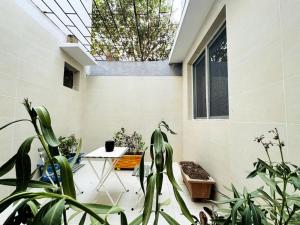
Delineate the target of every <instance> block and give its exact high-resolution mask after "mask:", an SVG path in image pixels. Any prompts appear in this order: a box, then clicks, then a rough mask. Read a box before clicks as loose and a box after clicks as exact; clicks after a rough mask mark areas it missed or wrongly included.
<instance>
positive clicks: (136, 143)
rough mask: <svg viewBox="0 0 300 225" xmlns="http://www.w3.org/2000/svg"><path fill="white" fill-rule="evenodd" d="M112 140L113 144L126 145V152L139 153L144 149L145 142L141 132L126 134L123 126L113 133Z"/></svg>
mask: <svg viewBox="0 0 300 225" xmlns="http://www.w3.org/2000/svg"><path fill="white" fill-rule="evenodd" d="M113 140H114V142H115V146H118V147H128V151H127V152H126V154H128V155H129V154H131V155H141V154H142V153H143V152H144V151H145V142H144V141H143V137H142V135H141V134H139V133H137V132H136V131H134V132H133V133H132V134H127V133H126V130H125V128H121V129H120V130H119V131H118V132H116V133H115V134H114V137H113Z"/></svg>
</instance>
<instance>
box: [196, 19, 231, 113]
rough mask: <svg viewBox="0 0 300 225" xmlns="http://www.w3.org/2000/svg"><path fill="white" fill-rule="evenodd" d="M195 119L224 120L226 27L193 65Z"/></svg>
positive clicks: (226, 102)
mask: <svg viewBox="0 0 300 225" xmlns="http://www.w3.org/2000/svg"><path fill="white" fill-rule="evenodd" d="M193 88H194V118H226V117H228V115H229V106H228V68H227V38H226V27H225V25H224V26H222V28H221V29H220V30H219V32H218V33H217V34H216V35H215V36H214V37H213V39H212V41H211V42H210V43H208V44H207V45H206V47H205V49H204V51H203V52H202V54H201V55H200V56H199V58H198V59H197V60H196V62H195V63H194V64H193Z"/></svg>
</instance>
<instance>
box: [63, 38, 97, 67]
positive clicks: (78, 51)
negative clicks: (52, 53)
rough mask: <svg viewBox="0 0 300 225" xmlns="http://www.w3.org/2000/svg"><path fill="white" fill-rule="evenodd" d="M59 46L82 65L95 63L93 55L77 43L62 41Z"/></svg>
mask: <svg viewBox="0 0 300 225" xmlns="http://www.w3.org/2000/svg"><path fill="white" fill-rule="evenodd" d="M60 48H61V49H62V50H63V51H64V52H66V53H67V54H68V55H69V56H71V57H72V58H73V59H75V60H76V61H77V62H78V63H80V64H81V65H82V66H88V65H96V64H97V63H96V61H95V60H94V59H93V56H92V55H91V54H90V53H89V52H87V51H85V50H84V49H83V48H82V47H81V46H80V45H79V44H77V43H64V44H62V45H61V46H60Z"/></svg>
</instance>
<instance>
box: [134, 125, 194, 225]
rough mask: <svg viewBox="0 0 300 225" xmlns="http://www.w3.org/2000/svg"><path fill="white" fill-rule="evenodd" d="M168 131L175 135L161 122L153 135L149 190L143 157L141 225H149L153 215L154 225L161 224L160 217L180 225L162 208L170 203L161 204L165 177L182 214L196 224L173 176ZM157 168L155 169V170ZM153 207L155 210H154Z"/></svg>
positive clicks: (141, 169) (174, 224)
mask: <svg viewBox="0 0 300 225" xmlns="http://www.w3.org/2000/svg"><path fill="white" fill-rule="evenodd" d="M163 128H164V129H166V130H167V131H168V132H170V133H171V134H175V132H174V131H172V130H171V129H170V128H169V126H168V124H167V123H166V122H164V121H162V122H160V123H159V125H158V128H157V129H155V131H154V132H153V133H152V136H151V144H150V156H151V159H152V164H151V171H152V172H151V173H150V174H149V175H148V177H147V188H146V190H145V187H144V178H145V176H144V168H145V165H144V157H145V153H144V154H143V156H142V160H141V163H140V183H141V187H142V190H143V192H144V194H145V202H144V209H143V214H142V215H141V216H140V217H138V218H137V219H136V220H137V221H138V220H139V221H138V222H139V223H136V224H140V223H142V224H143V225H146V224H148V223H149V219H150V216H151V214H152V213H154V215H155V219H154V223H153V224H154V225H157V224H159V216H162V217H163V218H164V219H165V220H166V221H167V222H168V223H169V224H170V225H179V223H178V222H177V221H176V220H175V219H174V218H173V216H170V215H169V214H167V213H166V212H164V211H163V210H162V207H163V206H164V205H165V204H166V202H168V200H166V201H163V202H161V201H160V193H161V190H162V185H163V179H164V175H166V177H167V178H168V180H169V181H170V183H171V185H172V188H173V192H174V195H175V198H176V200H177V202H178V204H179V206H180V209H181V212H182V214H183V215H184V216H185V217H186V218H187V220H188V221H189V222H190V223H191V224H195V221H194V217H193V216H192V215H191V213H190V211H189V210H188V208H187V206H186V204H185V202H184V200H183V199H182V197H181V196H180V193H179V192H180V191H181V188H180V186H179V185H178V183H177V182H176V180H175V177H174V174H173V166H172V164H173V148H172V146H171V145H170V144H169V142H168V137H167V135H166V133H165V132H164V131H162V129H163ZM154 166H155V169H154ZM153 205H155V206H154V209H153Z"/></svg>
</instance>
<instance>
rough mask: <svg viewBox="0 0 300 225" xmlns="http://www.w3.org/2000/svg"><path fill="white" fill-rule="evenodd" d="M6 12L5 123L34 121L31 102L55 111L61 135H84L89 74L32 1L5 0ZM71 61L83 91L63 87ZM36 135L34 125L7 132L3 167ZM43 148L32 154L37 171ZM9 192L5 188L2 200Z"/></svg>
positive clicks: (1, 90) (1, 119)
mask: <svg viewBox="0 0 300 225" xmlns="http://www.w3.org/2000/svg"><path fill="white" fill-rule="evenodd" d="M0 9H1V10H0V11H1V12H0V21H1V22H0V31H1V35H0V124H1V125H2V124H3V125H4V124H6V123H7V122H10V121H13V120H16V119H21V118H28V116H27V114H26V111H25V108H24V107H23V105H22V104H21V103H22V101H23V99H24V98H25V97H28V98H29V99H30V100H31V101H32V102H33V105H34V106H37V105H40V104H43V105H44V106H46V107H47V108H48V109H49V111H50V113H51V116H52V124H53V127H54V131H55V133H56V134H57V135H67V134H70V133H75V134H77V135H80V124H81V123H80V120H81V109H82V108H83V107H82V100H81V93H82V91H83V90H84V82H83V81H84V80H83V77H84V71H83V68H82V67H81V66H80V65H78V64H77V63H76V62H75V61H74V60H73V59H71V58H69V57H68V56H66V55H65V54H64V53H63V52H62V51H61V50H60V49H59V45H60V44H61V43H63V42H65V35H63V34H62V32H61V31H60V30H58V29H57V28H56V27H55V25H53V24H52V23H51V22H50V21H49V20H48V19H47V18H46V17H45V16H44V15H43V14H42V13H41V12H40V11H39V10H38V9H37V8H36V7H35V6H33V4H32V2H31V1H29V0H22V1H11V0H1V1H0ZM65 61H66V62H68V63H69V64H71V65H72V66H74V67H75V68H77V69H78V70H80V71H81V82H80V87H79V91H75V90H71V89H68V88H66V87H64V86H63V72H64V62H65ZM33 134H34V132H33V129H32V127H31V125H30V124H29V123H25V124H17V125H14V126H11V127H9V128H7V129H5V130H2V131H1V132H0V152H1V157H0V165H2V164H3V163H4V162H6V161H7V160H8V159H9V158H10V157H11V156H12V155H13V154H15V153H16V152H17V150H18V147H19V146H20V144H21V143H22V142H23V141H24V140H25V138H27V137H29V136H32V135H33ZM38 146H39V145H38V143H37V142H36V143H35V144H34V147H33V148H32V151H31V156H32V159H33V161H32V167H33V168H35V163H36V159H38V153H37V151H36V150H37V147H38ZM11 175H12V176H13V175H14V171H12V173H11ZM7 191H8V189H6V187H5V186H1V188H0V195H1V196H2V195H3V194H5V193H7Z"/></svg>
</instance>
